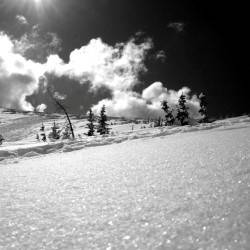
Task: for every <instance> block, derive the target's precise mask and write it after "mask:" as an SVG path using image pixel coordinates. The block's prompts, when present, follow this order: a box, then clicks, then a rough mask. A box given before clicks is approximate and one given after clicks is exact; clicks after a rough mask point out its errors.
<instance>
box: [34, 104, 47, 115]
mask: <svg viewBox="0 0 250 250" xmlns="http://www.w3.org/2000/svg"><path fill="white" fill-rule="evenodd" d="M46 109H47V105H46V104H44V103H42V104H40V105H38V106H37V107H36V111H37V112H40V113H43V112H44V111H45V110H46Z"/></svg>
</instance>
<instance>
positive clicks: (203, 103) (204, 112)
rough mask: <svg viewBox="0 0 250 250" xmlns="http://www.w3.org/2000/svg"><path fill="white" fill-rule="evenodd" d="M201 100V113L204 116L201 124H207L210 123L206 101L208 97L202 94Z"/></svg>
mask: <svg viewBox="0 0 250 250" xmlns="http://www.w3.org/2000/svg"><path fill="white" fill-rule="evenodd" d="M199 99H200V110H199V113H200V114H201V115H202V119H201V120H200V122H207V121H208V116H207V99H206V96H205V95H204V94H203V93H200V95H199Z"/></svg>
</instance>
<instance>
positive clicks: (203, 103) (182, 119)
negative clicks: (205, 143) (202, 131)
mask: <svg viewBox="0 0 250 250" xmlns="http://www.w3.org/2000/svg"><path fill="white" fill-rule="evenodd" d="M199 100H200V109H199V113H200V115H201V117H202V118H201V119H200V121H199V122H201V123H203V122H208V114H207V100H206V96H205V95H204V94H203V93H201V94H200V95H199ZM186 103H187V99H186V96H185V95H184V94H183V93H182V94H181V96H180V97H179V100H178V106H177V115H176V117H174V114H173V109H171V108H170V107H169V105H168V102H167V101H166V100H164V101H162V103H161V108H162V110H163V111H164V113H165V120H164V125H165V126H172V125H173V124H174V123H175V121H176V120H177V121H179V123H180V124H181V126H184V125H188V124H189V113H188V109H189V108H188V107H187V104H186ZM161 125H162V119H161V117H160V118H159V119H158V122H157V126H161Z"/></svg>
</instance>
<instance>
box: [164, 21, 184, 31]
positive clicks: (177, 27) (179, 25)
mask: <svg viewBox="0 0 250 250" xmlns="http://www.w3.org/2000/svg"><path fill="white" fill-rule="evenodd" d="M184 27H185V24H184V23H183V22H171V23H169V24H168V28H171V29H174V30H175V31H176V32H178V33H179V32H182V31H184Z"/></svg>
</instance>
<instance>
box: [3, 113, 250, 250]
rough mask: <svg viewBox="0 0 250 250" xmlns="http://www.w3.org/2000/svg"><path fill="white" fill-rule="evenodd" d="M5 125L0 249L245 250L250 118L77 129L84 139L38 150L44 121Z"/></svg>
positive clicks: (249, 224) (79, 125)
mask: <svg viewBox="0 0 250 250" xmlns="http://www.w3.org/2000/svg"><path fill="white" fill-rule="evenodd" d="M8 115H9V116H10V117H12V119H11V118H9V119H8V121H7V122H8V126H12V128H14V130H15V128H16V129H17V131H19V133H16V137H14V136H13V137H11V138H12V139H11V140H9V141H7V142H6V143H4V144H3V145H2V146H0V157H2V158H1V159H2V161H0V171H1V175H0V204H1V205H0V249H248V247H249V245H250V238H249V232H250V218H249V204H250V200H249V197H250V196H249V191H250V158H249V157H250V118H249V117H246V116H243V117H236V118H231V119H226V120H221V121H217V122H214V123H211V124H204V125H197V126H185V127H172V128H167V127H163V128H149V127H146V128H141V127H142V125H141V124H138V125H134V130H133V131H132V129H131V126H132V124H116V125H113V126H111V127H112V131H113V133H112V134H111V135H109V136H108V137H101V136H96V137H93V138H88V137H85V136H83V133H84V129H85V128H84V126H83V121H82V120H76V119H75V120H74V125H75V127H76V131H77V133H78V134H81V135H82V137H81V138H80V137H78V138H77V140H76V141H59V142H49V143H42V142H36V140H35V136H34V135H35V133H34V132H35V131H36V130H37V129H39V126H40V122H41V120H39V119H40V118H41V117H40V118H39V119H38V118H37V117H36V116H33V115H28V116H26V115H24V116H22V117H20V114H19V115H16V114H14V115H12V116H11V114H8ZM4 116H6V114H1V122H2V123H1V125H0V133H2V131H3V130H1V129H2V128H3V126H5V128H6V126H7V125H6V124H5V125H4V124H3V120H4V119H6V118H5V117H4ZM17 116H18V117H17ZM54 118H55V117H54ZM42 119H43V122H44V124H45V125H46V126H47V127H49V125H50V124H51V122H53V119H50V118H44V117H43V118H42ZM45 119H47V120H45ZM56 121H57V122H58V123H63V122H64V119H63V118H62V117H59V118H57V120H56ZM22 124H25V126H24V125H23V126H22ZM5 131H7V130H5ZM12 133H13V131H9V134H8V132H7V133H6V135H7V136H8V135H12ZM23 133H26V136H25V138H24V136H23ZM6 135H5V136H6ZM14 139H15V140H14ZM118 143H119V144H118ZM69 151H72V152H69Z"/></svg>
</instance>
